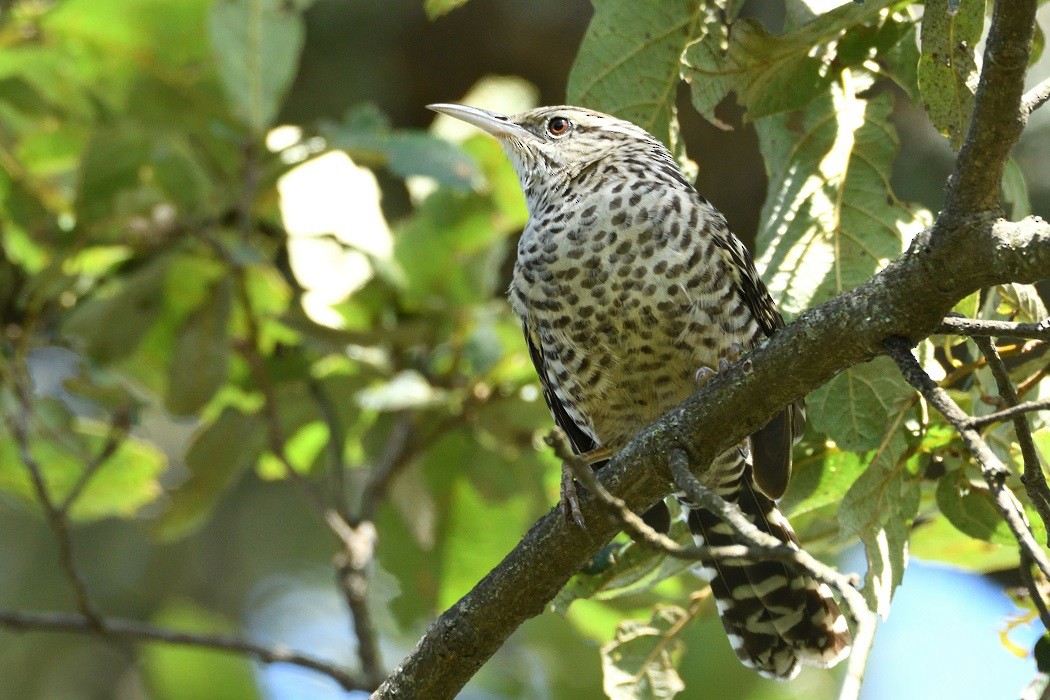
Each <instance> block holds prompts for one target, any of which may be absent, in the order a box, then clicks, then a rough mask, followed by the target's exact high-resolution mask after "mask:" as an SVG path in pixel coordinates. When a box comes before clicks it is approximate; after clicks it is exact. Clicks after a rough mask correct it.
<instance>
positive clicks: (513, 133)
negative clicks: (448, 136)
mask: <svg viewBox="0 0 1050 700" xmlns="http://www.w3.org/2000/svg"><path fill="white" fill-rule="evenodd" d="M427 109H432V110H434V111H435V112H440V113H441V114H447V115H448V116H450V117H454V118H456V119H461V120H462V121H465V122H466V123H468V124H472V125H474V126H476V127H478V128H479V129H481V130H482V131H484V132H486V133H489V134H492V135H493V136H495V137H496V138H498V139H500V140H503V139H506V138H512V139H517V140H519V141H523V140H527V139H535V138H536V137H535V135H533V133H532V132H531V131H528V130H527V129H525V128H523V127H521V126H518V125H517V124H515V123H514V122H512V121H511V120H510V118H509V117H506V116H504V115H502V114H498V113H496V112H490V111H488V110H485V109H478V108H477V107H468V106H466V105H456V104H432V105H427Z"/></svg>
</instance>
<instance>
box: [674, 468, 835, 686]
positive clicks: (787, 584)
mask: <svg viewBox="0 0 1050 700" xmlns="http://www.w3.org/2000/svg"><path fill="white" fill-rule="evenodd" d="M737 460H738V464H737V468H736V469H730V470H727V471H728V474H727V472H722V473H723V474H727V476H726V478H723V479H720V481H721V483H719V484H718V486H717V487H715V488H714V491H715V492H716V493H717V494H718V495H720V496H722V497H723V498H725V499H726V500H728V501H730V502H734V503H736V505H737V506H738V507H739V508H740V510H741V511H742V512H743V513H744V515H746V516H747V518H748V519H749V520H750V521H751V522H752V523H754V524H755V525H756V526H757V527H758V528H759V529H760V530H762V531H764V532H767V533H769V534H771V535H773V536H774V537H776V538H777V539H779V540H781V541H783V542H786V543H788V544H789V545H791V546H795V547H797V546H798V538H797V537H796V536H795V533H794V531H793V530H792V529H791V524H790V523H788V520H787V518H785V517H784V515H783V514H782V513H781V512H780V509H779V508H777V504H776V503H775V502H773V501H772V500H770V499H769V498H767V497H766V496H765V495H763V494H762V493H761V492H760V491H758V489H757V488H755V486H754V484H753V482H752V480H751V466H750V465H749V464H748V463H747V460H746V459H744V458H743V457H742V456H740V457H738V458H737ZM686 505H688V504H686ZM688 522H689V527H690V530H691V531H692V533H693V537H694V539H695V540H696V542H697V545H705V544H706V545H708V546H711V547H721V546H726V545H736V544H740V542H739V540H738V539H737V537H736V535H735V534H734V532H733V530H732V529H730V527H729V526H728V525H727V524H726V523H725V522H723V521H722V520H721V519H720V518H719V517H718V516H717V515H714V514H713V513H710V512H708V511H705V510H701V509H690V510H689V515H688ZM700 573H701V575H703V576H704V578H708V579H709V580H710V582H711V591H712V593H713V594H714V598H715V604H716V605H717V607H718V614H719V617H721V618H722V625H723V626H724V627H725V630H726V634H727V635H728V637H729V643H730V644H731V645H732V647H733V650H734V651H735V652H736V654H737V656H738V657H740V660H741V661H742V662H743V663H744V665H746V666H749V667H751V668H753V669H755V670H756V671H758V672H759V673H760V674H762V675H763V676H767V677H769V678H775V679H780V680H788V679H791V678H794V677H795V676H796V675H797V674H798V672H799V668H800V665H801V664H807V665H810V666H819V667H822V668H828V667H830V666H834V665H835V664H837V663H838V662H839V661H841V660H842V659H844V658H846V656H847V655H849V650H850V643H851V639H850V634H849V628H848V627H847V625H846V620H845V618H844V617H843V616H842V612H841V611H840V610H839V606H838V603H836V602H835V599H834V598H833V597H832V595H831V590H830V589H829V588H828V587H827V586H826V585H824V584H822V583H819V582H817V581H814V580H813V579H812V578H809V577H808V576H806V575H804V574H800V573H799V572H797V571H794V570H792V569H791V568H789V567H788V566H785V565H784V564H783V563H780V562H777V561H770V560H765V561H763V560H752V559H718V560H702V561H701V566H700Z"/></svg>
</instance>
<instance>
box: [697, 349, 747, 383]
mask: <svg viewBox="0 0 1050 700" xmlns="http://www.w3.org/2000/svg"><path fill="white" fill-rule="evenodd" d="M743 354H744V346H743V345H741V344H740V343H733V344H732V345H730V346H729V347H728V348H727V349H726V354H725V357H720V358H718V370H717V371H715V370H713V369H711V368H710V367H701V368H700V369H698V370H696V374H694V375H693V383H694V384H695V385H696V387H697V388H698V389H699V388H700V387H702V386H703V385H704V384H707V383H708V382H709V381H711V380H712V379H714V376H715V375H716V374H718V372H725V371H726V370H727V369H729V366H730V365H731V364H733V363H734V362H736V361H737V360H739V359H740V356H741V355H743Z"/></svg>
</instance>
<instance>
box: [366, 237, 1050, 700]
mask: <svg viewBox="0 0 1050 700" xmlns="http://www.w3.org/2000/svg"><path fill="white" fill-rule="evenodd" d="M955 236H956V238H957V240H962V241H963V247H962V248H961V249H962V250H970V251H971V254H968V255H958V254H957V251H955V250H948V249H947V248H945V247H943V246H933V245H931V244H930V238H929V237H928V236H925V237H921V238H920V240H918V241H916V243H915V244H914V245H913V246H912V248H911V249H910V250H909V251H908V252H907V253H905V254H904V255H903V256H902V257H901V258H899V259H898V260H896V261H894V262H893V263H891V264H890V266H889V267H887V268H886V269H885V270H883V271H882V272H880V273H879V274H877V275H876V276H875V277H874V278H872V279H871V280H870V281H868V282H867V283H865V284H863V285H861V286H860V287H858V288H856V289H854V290H852V291H850V292H847V293H845V294H843V295H841V296H839V297H836V298H835V299H832V300H830V301H828V302H826V303H825V304H822V305H821V306H819V307H817V308H815V309H812V310H810V311H808V312H806V313H804V314H803V315H802V316H800V317H799V319H798V320H797V321H796V322H795V323H793V324H791V325H790V326H788V327H787V328H785V329H784V330H783V331H782V332H780V333H778V334H777V335H776V336H775V337H773V338H771V339H770V340H769V341H768V342H767V343H766V344H765V345H763V346H762V347H760V348H757V349H755V350H754V351H752V352H750V353H749V354H748V355H747V356H746V357H745V358H744V359H743V360H741V361H740V362H738V363H736V364H735V365H733V366H732V367H730V369H729V370H727V371H725V372H720V373H719V374H718V375H717V376H716V377H715V378H714V379H712V380H711V381H710V382H708V383H707V384H705V385H704V386H703V387H702V388H701V389H700V390H699V391H698V392H697V393H696V394H695V395H693V396H692V397H691V398H689V399H688V400H687V401H686V402H685V403H683V404H682V405H681V406H680V407H678V408H677V409H675V410H674V411H672V412H671V413H669V414H667V415H665V416H664V417H663V418H661V419H660V420H658V421H657V422H656V423H654V424H653V425H651V426H649V427H648V428H646V429H645V430H643V431H642V432H641V433H640V434H639V435H638V436H636V437H635V439H634V440H632V441H631V442H630V443H629V444H628V445H627V446H626V447H625V448H624V449H623V450H622V451H621V452H620V453H619V454H618V455H617V456H616V457H614V458H613V459H612V461H611V462H610V463H609V465H607V466H606V467H605V468H604V469H603V470H602V472H601V474H600V481H601V483H602V484H603V485H604V486H605V487H606V489H608V490H609V491H610V492H611V493H613V494H615V495H616V496H617V497H618V498H620V499H622V500H623V501H624V502H625V503H626V505H627V507H628V508H630V509H631V510H633V511H635V512H644V510H645V509H647V508H648V507H649V506H651V505H652V504H653V503H654V502H656V501H657V500H658V499H660V498H662V497H664V496H666V495H668V494H669V493H670V492H671V486H670V484H669V483H668V482H667V480H666V478H665V477H663V476H661V475H662V474H663V473H664V472H663V470H662V467H663V465H664V464H665V460H666V455H667V453H668V452H669V451H670V450H671V449H675V448H679V449H683V450H685V451H686V452H687V453H688V455H689V460H690V463H691V464H696V465H706V464H709V463H710V462H711V461H712V459H713V458H714V457H715V456H716V455H718V454H720V453H721V452H722V451H724V450H726V449H728V448H729V447H731V446H732V445H735V444H736V443H738V442H739V441H740V440H742V439H743V438H745V437H746V436H747V435H750V434H751V433H752V432H754V431H755V430H757V429H758V428H760V427H761V426H763V425H765V423H766V422H767V421H768V420H769V419H770V418H771V417H772V416H773V415H775V414H776V412H777V411H779V410H780V409H781V408H782V407H783V406H785V405H787V404H788V403H790V402H791V401H793V400H795V399H796V398H799V397H802V396H805V395H806V394H807V393H808V392H809V391H811V390H813V389H815V388H816V387H818V386H820V385H821V384H823V383H824V382H826V381H827V380H828V379H830V378H831V377H832V376H834V375H835V374H836V373H838V372H840V371H842V370H843V369H846V368H847V367H850V366H852V365H855V364H858V363H860V362H865V361H867V360H869V359H871V358H873V357H875V356H876V355H878V354H881V353H883V352H884V349H883V346H882V341H883V339H884V338H887V337H890V336H893V335H903V336H907V337H909V338H912V339H916V340H917V339H920V338H923V337H925V336H927V335H929V334H931V333H933V332H935V331H936V330H937V329H938V328H939V327H940V326H941V321H942V320H943V318H944V316H945V315H946V314H947V313H948V312H949V311H950V310H951V308H952V306H953V305H954V304H955V303H956V302H957V301H958V300H960V299H962V298H963V297H965V296H966V295H967V294H970V293H972V292H973V291H974V290H976V289H979V288H981V287H985V286H989V285H992V284H998V283H1001V282H1005V281H1008V280H1015V281H1023V282H1031V281H1035V280H1037V279H1041V278H1043V277H1046V276H1047V275H1048V274H1050V226H1048V225H1047V224H1046V223H1045V222H1042V221H1041V220H1037V219H1029V220H1025V221H1022V222H1018V223H1011V222H1006V221H1001V220H1000V221H990V220H983V219H971V220H970V226H968V227H962V228H959V229H958V230H957V231H956V232H955ZM972 251H978V252H972ZM931 268H932V269H934V270H937V271H938V275H932V274H931V273H930V269H931ZM800 357H805V358H808V359H807V361H806V362H801V363H800V362H798V359H797V358H800ZM581 508H582V511H583V515H584V518H585V519H586V522H587V523H588V529H587V530H586V531H581V530H579V528H577V527H575V525H570V526H567V525H566V523H565V520H564V518H563V517H562V516H561V514H560V512H554V513H551V514H548V515H547V516H546V517H544V518H543V519H542V520H540V521H539V522H538V523H536V525H534V526H533V528H532V529H531V530H530V531H529V532H528V533H527V534H526V535H525V537H524V539H523V540H522V541H521V543H520V544H519V545H518V546H517V547H516V548H515V549H514V551H513V552H511V553H510V554H509V555H508V556H507V557H506V558H505V559H504V561H503V562H502V563H501V564H500V565H499V566H497V567H496V568H495V569H494V570H493V571H492V572H490V573H489V574H488V575H487V576H486V577H485V578H484V579H482V581H481V582H479V583H478V585H477V586H476V587H475V588H474V589H473V590H472V591H471V592H469V593H468V594H467V595H466V596H464V597H463V599H461V600H460V601H459V602H458V603H456V604H455V605H454V606H453V607H452V608H450V609H449V610H448V611H446V612H445V613H444V614H443V615H442V616H441V617H440V618H438V620H437V621H436V622H435V623H434V624H433V625H432V626H431V628H430V629H429V630H428V632H427V634H426V635H425V636H424V637H423V639H422V640H421V641H420V642H419V644H418V645H417V647H416V649H415V650H414V651H413V652H412V654H410V655H409V657H408V658H407V659H406V660H405V661H404V662H402V664H401V665H400V666H399V667H398V668H397V669H396V670H395V671H394V673H393V674H392V675H391V676H390V677H389V678H388V679H387V680H386V681H385V682H384V684H383V685H382V686H381V687H380V690H379V691H378V697H432V698H441V697H451V696H452V695H454V694H455V693H456V692H458V690H459V689H460V688H461V687H462V685H463V684H464V683H466V681H467V680H469V678H470V677H471V676H472V675H473V674H474V673H475V672H476V671H477V669H478V668H479V667H480V666H481V664H482V663H484V662H485V660H487V659H488V657H489V656H490V655H491V654H492V653H494V652H495V651H496V649H498V648H499V647H500V646H501V645H502V643H503V641H504V640H505V639H506V638H507V636H509V635H510V633H511V632H513V631H514V629H516V628H517V627H518V625H520V624H521V623H522V622H524V621H525V620H526V619H528V618H530V617H532V616H534V615H537V614H539V613H540V612H542V611H543V610H544V609H545V607H546V605H547V603H548V602H549V601H550V600H551V599H552V598H553V597H554V596H555V595H556V594H557V592H558V591H559V590H560V589H561V587H562V586H563V585H564V584H565V582H566V581H568V579H569V577H570V576H571V575H572V574H573V573H575V571H576V570H577V569H578V568H579V567H580V566H581V565H582V564H583V562H585V561H587V560H588V559H589V558H590V557H592V556H593V555H594V554H595V553H596V552H597V551H598V550H599V549H600V548H601V547H602V546H604V545H605V544H606V543H607V542H608V541H609V539H611V538H612V536H613V535H615V534H616V532H617V531H618V525H616V524H612V523H610V522H608V521H607V520H606V519H605V518H603V517H601V515H602V512H603V507H602V506H601V505H600V504H598V503H597V502H596V501H595V499H594V498H593V497H591V498H586V497H585V498H584V499H582V500H581Z"/></svg>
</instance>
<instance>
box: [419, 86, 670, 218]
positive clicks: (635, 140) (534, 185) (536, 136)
mask: <svg viewBox="0 0 1050 700" xmlns="http://www.w3.org/2000/svg"><path fill="white" fill-rule="evenodd" d="M428 108H429V109H432V110H434V111H435V112H440V113H442V114H447V115H448V116H450V117H455V118H456V119H461V120H463V121H465V122H467V123H468V124H473V125H474V126H476V127H478V128H479V129H481V130H483V131H485V132H487V133H489V134H492V135H493V136H495V137H496V138H497V139H499V141H500V143H501V144H502V145H503V149H504V150H505V151H506V152H507V155H508V156H509V157H510V160H511V162H512V163H513V164H514V169H515V170H516V171H517V173H518V177H519V179H520V180H521V186H522V189H523V190H524V191H525V196H526V198H527V199H529V202H530V205H531V204H533V203H534V199H535V196H536V195H537V193H539V192H542V191H549V190H551V189H552V188H560V187H561V186H565V185H568V184H569V183H571V182H572V181H573V180H574V179H575V178H576V177H577V176H578V175H580V173H582V172H583V171H584V170H587V169H590V168H591V167H592V166H594V165H596V164H599V163H601V162H602V161H604V160H605V159H610V158H612V159H630V158H631V157H632V156H633V157H636V158H637V160H638V161H639V162H653V161H654V160H655V161H658V162H659V161H662V162H663V163H667V164H669V165H670V166H671V167H672V168H674V170H676V171H677V165H676V164H675V161H674V158H673V157H672V156H671V154H670V153H669V152H668V151H667V149H666V148H665V147H664V146H663V144H661V143H660V142H659V141H658V140H657V139H655V138H654V137H653V136H652V135H651V134H649V133H648V132H647V131H646V130H645V129H642V128H641V127H639V126H636V125H634V124H632V123H631V122H628V121H624V120H623V119H617V118H616V117H613V116H610V115H608V114H602V113H601V112H595V111H593V110H589V109H584V108H582V107H569V106H564V105H563V106H557V107H539V108H537V109H533V110H529V111H528V112H522V113H521V114H517V115H514V116H506V115H503V114H497V113H496V112H490V111H488V110H484V109H479V108H477V107H468V106H466V105H457V104H432V105H428ZM625 174H626V173H625Z"/></svg>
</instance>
